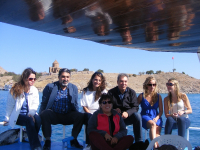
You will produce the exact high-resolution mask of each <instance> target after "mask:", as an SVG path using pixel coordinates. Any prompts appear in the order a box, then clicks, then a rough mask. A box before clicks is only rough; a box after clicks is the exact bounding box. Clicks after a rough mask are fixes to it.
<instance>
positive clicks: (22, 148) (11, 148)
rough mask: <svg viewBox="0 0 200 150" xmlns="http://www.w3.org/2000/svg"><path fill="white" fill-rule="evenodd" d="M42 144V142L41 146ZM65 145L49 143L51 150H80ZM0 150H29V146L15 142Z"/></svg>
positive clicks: (1, 147) (26, 143) (25, 143)
mask: <svg viewBox="0 0 200 150" xmlns="http://www.w3.org/2000/svg"><path fill="white" fill-rule="evenodd" d="M43 144H44V142H42V145H43ZM66 146H67V144H65V145H63V143H62V142H52V143H51V150H67V149H70V150H80V149H78V148H67V147H66ZM0 149H1V150H29V149H30V145H29V143H28V142H16V143H13V144H10V145H4V146H0Z"/></svg>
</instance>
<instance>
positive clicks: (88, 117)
mask: <svg viewBox="0 0 200 150" xmlns="http://www.w3.org/2000/svg"><path fill="white" fill-rule="evenodd" d="M91 116H92V114H90V113H84V125H86V130H85V135H86V144H90V140H89V135H88V134H87V127H88V121H89V119H90V117H91Z"/></svg>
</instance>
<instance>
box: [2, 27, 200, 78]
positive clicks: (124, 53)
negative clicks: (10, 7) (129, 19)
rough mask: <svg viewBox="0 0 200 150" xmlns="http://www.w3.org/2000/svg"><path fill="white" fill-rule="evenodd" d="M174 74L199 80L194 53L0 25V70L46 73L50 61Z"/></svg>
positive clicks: (199, 69)
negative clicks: (132, 46)
mask: <svg viewBox="0 0 200 150" xmlns="http://www.w3.org/2000/svg"><path fill="white" fill-rule="evenodd" d="M173 56H174V68H175V69H176V71H177V72H180V73H182V72H185V73H186V74H188V75H190V76H192V77H194V78H197V79H200V63H199V60H198V56H197V54H196V53H169V52H148V51H144V50H137V49H128V48H120V47H112V46H107V45H103V44H98V43H94V42H91V41H86V40H80V39H74V38H68V37H64V36H59V35H53V34H49V33H44V32H40V31H35V30H31V29H26V28H22V27H17V26H13V25H9V24H5V23H0V66H1V67H3V68H4V69H5V70H7V71H10V72H15V73H17V74H21V73H22V71H23V70H24V69H25V68H27V67H32V68H33V69H34V70H36V71H37V72H44V71H46V72H48V69H49V67H50V66H52V63H53V62H54V60H57V61H58V62H59V64H60V67H61V68H64V67H66V68H69V69H72V68H76V69H78V71H82V70H83V69H84V68H89V70H91V71H96V70H98V69H102V70H104V72H106V73H122V72H125V73H132V74H138V73H139V72H146V71H148V70H153V71H154V72H156V71H158V70H161V71H164V72H171V71H172V69H173V60H172V57H173Z"/></svg>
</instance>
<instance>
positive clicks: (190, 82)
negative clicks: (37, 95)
mask: <svg viewBox="0 0 200 150" xmlns="http://www.w3.org/2000/svg"><path fill="white" fill-rule="evenodd" d="M92 74H93V72H92V71H82V72H73V73H72V76H71V81H70V82H71V83H73V84H75V85H76V86H77V87H78V90H79V91H81V90H82V89H83V88H84V87H86V86H87V83H88V81H89V79H90V77H91V76H92ZM103 75H104V76H105V77H106V83H107V87H106V88H107V90H109V89H111V88H113V87H115V86H117V75H118V73H103ZM148 76H149V75H137V76H136V77H133V76H132V75H130V77H129V82H128V86H129V87H131V88H132V89H134V90H135V91H136V92H137V93H140V92H142V84H143V82H144V81H145V79H146V77H148ZM152 76H154V77H155V78H156V80H157V84H158V88H159V92H160V93H167V88H166V86H165V84H166V82H167V80H168V79H169V78H172V77H174V78H176V79H177V80H178V81H179V83H180V89H181V91H182V92H184V93H200V80H199V79H195V78H193V77H190V76H188V75H186V74H182V73H177V72H174V73H172V72H166V73H164V72H161V73H160V74H153V75H152ZM57 80H58V75H57V74H51V75H48V74H46V75H43V76H41V77H40V78H38V79H37V80H36V82H35V86H36V87H37V88H38V89H39V90H40V91H42V90H43V88H44V87H45V86H46V85H47V84H48V83H52V82H55V81H57ZM12 82H13V81H12V77H11V76H4V77H0V87H3V86H4V85H5V84H6V83H12Z"/></svg>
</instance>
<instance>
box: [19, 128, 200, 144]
mask: <svg viewBox="0 0 200 150" xmlns="http://www.w3.org/2000/svg"><path fill="white" fill-rule="evenodd" d="M85 128H86V126H85V125H84V136H83V142H84V143H85V141H86V135H85ZM22 130H23V127H22V126H20V142H22V137H23V135H22ZM189 130H199V131H200V127H189V128H188V129H187V131H186V132H187V137H186V139H187V140H188V141H189ZM147 133H148V130H145V140H146V139H147ZM63 139H65V125H63ZM42 141H44V136H43V135H42Z"/></svg>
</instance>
